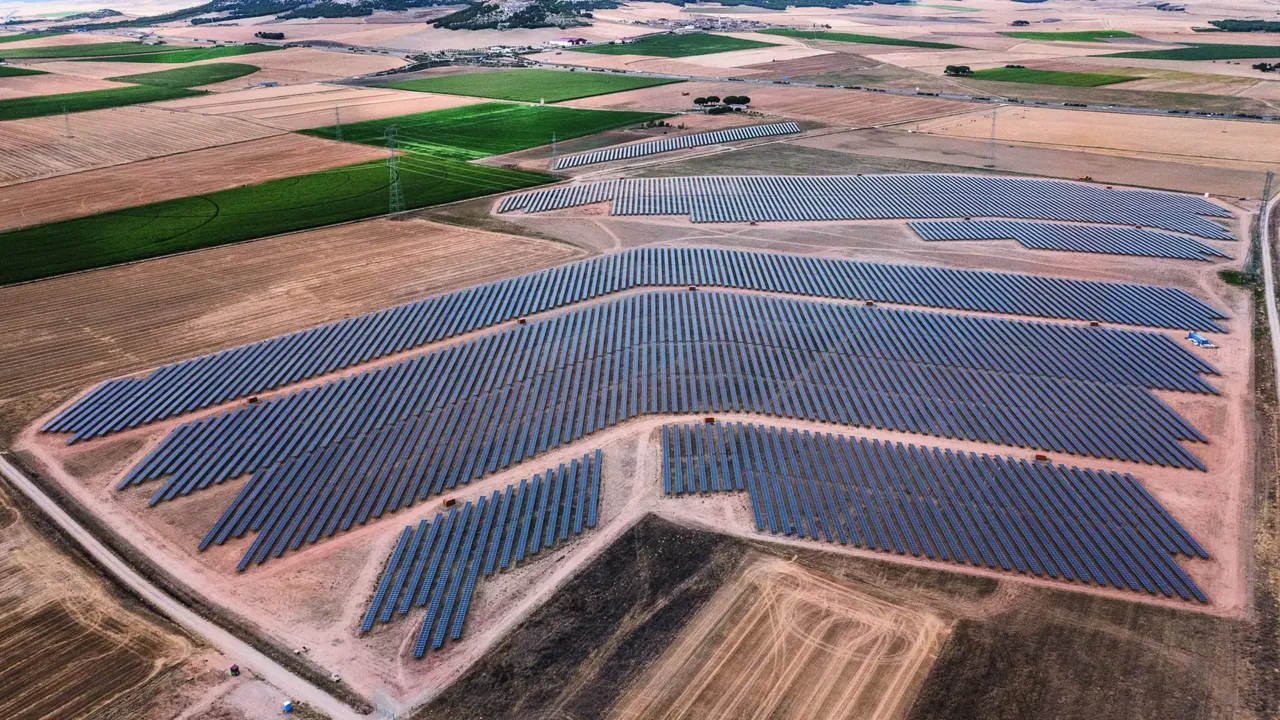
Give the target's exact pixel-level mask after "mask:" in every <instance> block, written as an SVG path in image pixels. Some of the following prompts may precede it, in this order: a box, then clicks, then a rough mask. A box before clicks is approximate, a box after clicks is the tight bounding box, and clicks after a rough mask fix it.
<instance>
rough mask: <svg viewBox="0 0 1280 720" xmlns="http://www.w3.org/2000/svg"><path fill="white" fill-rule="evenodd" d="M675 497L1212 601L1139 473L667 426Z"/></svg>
mask: <svg viewBox="0 0 1280 720" xmlns="http://www.w3.org/2000/svg"><path fill="white" fill-rule="evenodd" d="M662 448H663V458H664V463H663V489H664V491H665V492H666V493H667V494H668V495H691V494H694V493H708V492H737V491H744V490H745V491H746V492H747V493H748V494H749V495H750V498H751V509H752V512H753V514H754V517H755V524H756V528H757V529H758V530H760V531H762V532H763V531H765V530H766V529H767V530H768V531H769V532H770V533H773V534H775V535H776V534H779V533H781V534H782V535H786V536H794V537H798V538H808V539H810V540H816V541H819V542H827V543H839V544H841V545H853V546H855V547H861V548H866V549H870V550H876V551H880V552H886V553H888V552H892V553H897V554H899V555H903V554H907V553H910V554H911V555H913V556H915V557H921V556H924V557H927V558H930V559H932V560H941V561H948V562H954V563H958V564H967V565H972V566H975V567H986V568H992V569H997V568H998V569H1000V570H1004V571H1016V572H1019V573H1022V574H1030V575H1035V576H1037V577H1047V578H1054V579H1062V580H1068V581H1079V582H1083V583H1089V584H1094V585H1099V586H1111V587H1115V588H1120V589H1128V590H1134V591H1137V592H1146V593H1150V594H1152V595H1155V594H1157V593H1159V594H1162V595H1165V596H1167V597H1174V596H1175V595H1176V596H1178V597H1181V598H1183V599H1187V600H1189V599H1191V598H1195V599H1197V600H1199V601H1201V602H1208V598H1207V597H1206V596H1205V594H1204V593H1203V592H1202V591H1201V590H1200V588H1199V587H1197V586H1196V584H1195V582H1194V581H1193V580H1192V579H1191V578H1190V577H1189V576H1188V575H1187V574H1186V572H1185V571H1183V569H1182V568H1181V567H1180V566H1179V565H1178V563H1177V562H1176V559H1175V556H1176V555H1178V554H1182V555H1185V556H1188V557H1200V558H1208V553H1207V552H1205V550H1204V548H1202V547H1201V546H1200V545H1199V544H1198V543H1197V542H1196V541H1195V539H1193V538H1192V537H1191V535H1190V533H1188V532H1187V531H1186V529H1185V528H1183V527H1182V525H1181V524H1179V523H1178V521H1177V520H1175V519H1174V518H1173V517H1172V516H1171V515H1170V514H1169V513H1168V511H1166V510H1165V509H1164V508H1163V507H1162V506H1161V505H1160V503H1159V502H1158V501H1157V500H1156V499H1155V498H1154V497H1152V496H1151V494H1150V493H1148V492H1147V490H1146V489H1145V488H1143V487H1142V485H1141V484H1140V483H1139V482H1138V481H1137V480H1135V479H1134V478H1133V476H1131V475H1128V474H1122V473H1116V472H1108V471H1099V470H1089V469H1081V468H1077V467H1068V466H1066V465H1055V464H1050V463H1047V462H1036V463H1030V462H1027V461H1025V460H1019V459H1015V458H1007V457H998V456H991V455H979V454H976V453H963V452H953V451H952V450H949V449H948V450H942V449H939V448H929V447H922V446H917V445H903V444H902V443H890V442H881V441H879V440H867V439H865V438H855V437H846V436H842V435H833V434H829V433H815V434H811V433H809V432H807V431H806V432H799V431H796V430H786V429H778V428H774V427H766V426H759V425H751V424H745V425H744V424H741V423H730V424H714V425H706V424H699V425H666V426H664V428H663V435H662Z"/></svg>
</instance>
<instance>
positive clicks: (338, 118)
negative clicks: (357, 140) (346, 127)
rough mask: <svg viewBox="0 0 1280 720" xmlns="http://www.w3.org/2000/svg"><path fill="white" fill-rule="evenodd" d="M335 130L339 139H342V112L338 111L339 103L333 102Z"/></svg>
mask: <svg viewBox="0 0 1280 720" xmlns="http://www.w3.org/2000/svg"><path fill="white" fill-rule="evenodd" d="M333 131H334V135H336V136H337V138H338V139H339V140H341V139H342V113H340V112H338V104H337V103H334V104H333Z"/></svg>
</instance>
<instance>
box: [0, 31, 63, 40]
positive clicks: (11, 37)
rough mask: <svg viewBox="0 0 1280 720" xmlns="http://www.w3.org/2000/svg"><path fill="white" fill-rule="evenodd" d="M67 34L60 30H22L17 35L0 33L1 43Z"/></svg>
mask: <svg viewBox="0 0 1280 720" xmlns="http://www.w3.org/2000/svg"><path fill="white" fill-rule="evenodd" d="M65 34H66V33H60V32H22V33H17V34H15V35H0V43H11V42H22V41H23V40H36V39H39V38H44V37H53V36H54V35H65Z"/></svg>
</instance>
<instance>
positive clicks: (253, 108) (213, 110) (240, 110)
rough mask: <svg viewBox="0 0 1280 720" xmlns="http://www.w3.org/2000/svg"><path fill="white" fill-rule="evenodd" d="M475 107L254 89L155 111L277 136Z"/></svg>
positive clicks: (367, 94)
mask: <svg viewBox="0 0 1280 720" xmlns="http://www.w3.org/2000/svg"><path fill="white" fill-rule="evenodd" d="M479 102H485V101H484V100H483V99H480V98H468V97H462V96H458V95H436V94H434V93H421V92H409V91H406V90H389V89H385V88H363V87H343V86H338V85H320V84H311V85H295V86H292V87H274V88H253V89H250V90H241V91H238V92H228V93H221V94H219V95H214V96H205V97H199V98H188V99H185V100H178V101H175V102H171V103H162V104H160V105H159V106H158V107H162V108H166V109H171V110H181V111H184V112H186V113H192V114H198V115H212V116H224V117H228V118H242V119H244V120H248V121H252V122H254V123H255V124H258V125H263V126H268V127H272V128H279V129H281V130H305V129H307V128H316V127H325V126H329V125H333V124H334V118H335V115H337V116H340V117H341V120H342V122H343V123H348V122H360V121H363V120H380V119H382V118H388V117H395V116H397V115H408V114H410V113H418V112H427V111H430V110H440V109H443V108H451V107H460V106H462V105H471V104H474V103H479ZM335 107H336V108H337V111H336V113H335V110H334V108H335Z"/></svg>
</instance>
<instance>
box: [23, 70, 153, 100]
mask: <svg viewBox="0 0 1280 720" xmlns="http://www.w3.org/2000/svg"><path fill="white" fill-rule="evenodd" d="M127 86H128V85H127V83H118V82H111V81H109V80H95V79H93V78H80V77H69V76H66V75H54V74H49V75H17V76H15V77H0V102H3V101H5V100H13V99H15V98H22V97H33V96H36V95H57V94H59V93H73V92H88V91H91V90H110V89H111V88H116V87H127Z"/></svg>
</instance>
